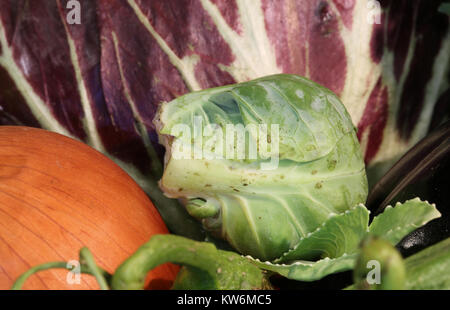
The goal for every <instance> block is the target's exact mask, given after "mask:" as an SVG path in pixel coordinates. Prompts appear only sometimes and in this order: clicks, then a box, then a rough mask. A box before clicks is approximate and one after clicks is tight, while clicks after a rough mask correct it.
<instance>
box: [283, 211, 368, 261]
mask: <svg viewBox="0 0 450 310" xmlns="http://www.w3.org/2000/svg"><path fill="white" fill-rule="evenodd" d="M368 223H369V211H368V210H367V209H366V207H364V206H363V205H358V206H356V207H355V208H353V209H351V210H348V211H345V212H344V213H342V214H339V215H332V216H331V217H330V218H329V219H328V220H327V221H325V223H324V224H323V225H322V226H320V227H319V228H318V229H317V230H316V231H314V232H312V233H310V234H309V235H307V236H306V237H305V238H303V239H302V240H300V242H299V243H298V244H297V245H296V246H295V247H294V248H293V249H292V250H290V251H289V252H286V253H285V254H283V256H282V257H280V258H279V259H277V260H275V263H283V262H288V261H293V260H299V259H301V260H309V261H314V260H315V259H317V258H325V257H328V258H338V257H341V256H344V255H346V254H353V253H354V252H355V251H356V249H357V248H358V245H359V243H360V242H361V240H362V239H363V238H364V236H365V235H366V234H367V225H368Z"/></svg>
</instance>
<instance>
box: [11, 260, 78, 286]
mask: <svg viewBox="0 0 450 310" xmlns="http://www.w3.org/2000/svg"><path fill="white" fill-rule="evenodd" d="M54 268H61V269H67V270H70V271H72V269H73V268H67V262H51V263H45V264H42V265H38V266H35V267H32V268H30V269H28V270H27V271H25V272H24V273H23V274H22V275H21V276H20V277H18V278H17V280H16V281H15V282H14V283H13V286H12V287H11V289H12V290H20V289H22V286H23V285H24V283H25V281H26V280H27V279H28V278H29V277H30V276H32V275H33V274H35V273H37V272H39V271H44V270H48V269H54Z"/></svg>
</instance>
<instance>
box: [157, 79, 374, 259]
mask: <svg viewBox="0 0 450 310" xmlns="http://www.w3.org/2000/svg"><path fill="white" fill-rule="evenodd" d="M155 125H156V127H157V129H158V132H159V134H160V140H161V141H162V143H164V145H165V147H166V158H165V169H164V175H163V177H162V180H161V183H160V184H161V188H162V189H163V190H164V192H165V194H166V195H167V196H169V197H171V198H181V199H183V200H184V201H186V204H187V209H188V211H189V212H190V214H191V215H193V216H195V217H197V218H198V219H199V220H201V221H202V224H203V226H204V227H205V228H206V229H207V230H209V231H212V232H213V233H215V234H216V235H218V236H220V237H222V238H223V239H226V240H227V241H229V243H230V244H231V245H232V246H233V247H234V248H235V249H237V250H238V251H239V252H240V253H242V254H246V255H247V254H248V255H251V256H253V257H256V258H259V259H262V260H273V259H276V258H278V257H280V256H281V255H282V254H283V253H285V252H287V251H289V250H291V249H292V248H293V247H294V246H295V245H296V244H297V243H298V242H299V241H300V240H302V239H303V238H305V237H306V236H307V235H308V234H309V233H311V232H313V231H315V230H316V229H317V228H318V227H319V226H320V225H322V223H324V222H325V221H326V220H327V219H328V218H329V216H330V215H332V214H339V213H343V212H345V211H346V210H348V209H350V208H352V207H354V206H356V205H358V204H359V203H363V202H365V199H366V197H367V179H366V174H365V168H364V162H363V159H362V156H361V151H360V147H359V143H358V140H357V137H356V132H355V128H354V127H353V124H352V121H351V118H350V116H349V115H348V113H347V111H346V110H345V108H344V106H343V105H342V104H341V102H340V101H339V99H338V97H337V96H336V95H335V94H333V93H332V92H331V91H330V90H328V89H326V88H324V87H322V86H320V85H318V84H316V83H314V82H312V81H310V80H308V79H306V78H302V77H299V76H295V75H283V74H282V75H274V76H268V77H264V78H260V79H256V80H253V81H250V82H246V83H240V84H236V85H230V86H224V87H219V88H213V89H208V90H204V91H199V92H193V93H190V94H187V95H184V96H182V97H179V98H177V99H175V100H173V101H171V102H168V103H164V104H162V106H161V107H160V110H159V113H158V115H157V118H156V119H155ZM230 128H231V129H230ZM239 128H240V129H239ZM229 130H235V131H232V132H231V134H229V133H230V131H229ZM239 130H241V131H239ZM228 139H230V140H228ZM230 141H231V143H230ZM239 141H240V142H241V144H239V143H240V142H239ZM265 147H267V148H265ZM252 150H256V152H255V153H252ZM252 155H254V156H252ZM202 202H203V203H202Z"/></svg>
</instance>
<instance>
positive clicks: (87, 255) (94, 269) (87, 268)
mask: <svg viewBox="0 0 450 310" xmlns="http://www.w3.org/2000/svg"><path fill="white" fill-rule="evenodd" d="M80 261H81V263H80V273H81V274H88V275H91V276H94V277H95V279H96V280H97V282H98V284H99V286H100V289H102V290H105V289H106V290H107V289H109V285H108V283H110V282H111V279H112V275H111V274H110V273H109V272H107V271H106V270H104V269H102V268H100V267H98V266H97V265H96V264H95V261H94V257H93V256H92V254H91V252H90V251H89V249H87V248H82V249H81V250H80ZM74 268H75V267H74V266H72V265H69V264H68V263H67V262H50V263H45V264H41V265H37V266H34V267H32V268H30V269H28V270H27V271H25V272H24V273H23V274H22V275H20V277H19V278H17V280H16V281H15V282H14V283H13V285H12V287H11V289H12V290H20V289H22V286H23V285H24V284H25V282H26V280H28V278H29V277H30V276H32V275H33V274H35V273H38V272H40V271H45V270H49V269H65V270H68V271H73V270H74Z"/></svg>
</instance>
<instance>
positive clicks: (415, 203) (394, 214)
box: [369, 198, 441, 245]
mask: <svg viewBox="0 0 450 310" xmlns="http://www.w3.org/2000/svg"><path fill="white" fill-rule="evenodd" d="M440 216H441V214H440V213H439V211H438V210H437V209H436V206H435V205H434V204H429V203H428V202H426V201H421V200H420V199H419V198H415V199H411V200H408V201H406V202H404V203H397V204H396V205H395V207H392V206H387V207H386V208H385V209H384V211H383V213H381V214H380V215H378V216H376V217H375V218H374V219H373V221H372V223H371V224H370V227H369V232H370V233H371V234H373V235H376V236H382V237H383V238H384V239H386V240H388V241H390V242H391V243H392V245H396V244H397V243H399V242H400V241H401V240H402V239H403V237H405V236H406V235H408V234H409V233H410V232H412V231H414V230H415V229H417V228H419V227H421V226H423V225H425V224H426V223H428V222H429V221H431V220H433V219H435V218H438V217H440Z"/></svg>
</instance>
